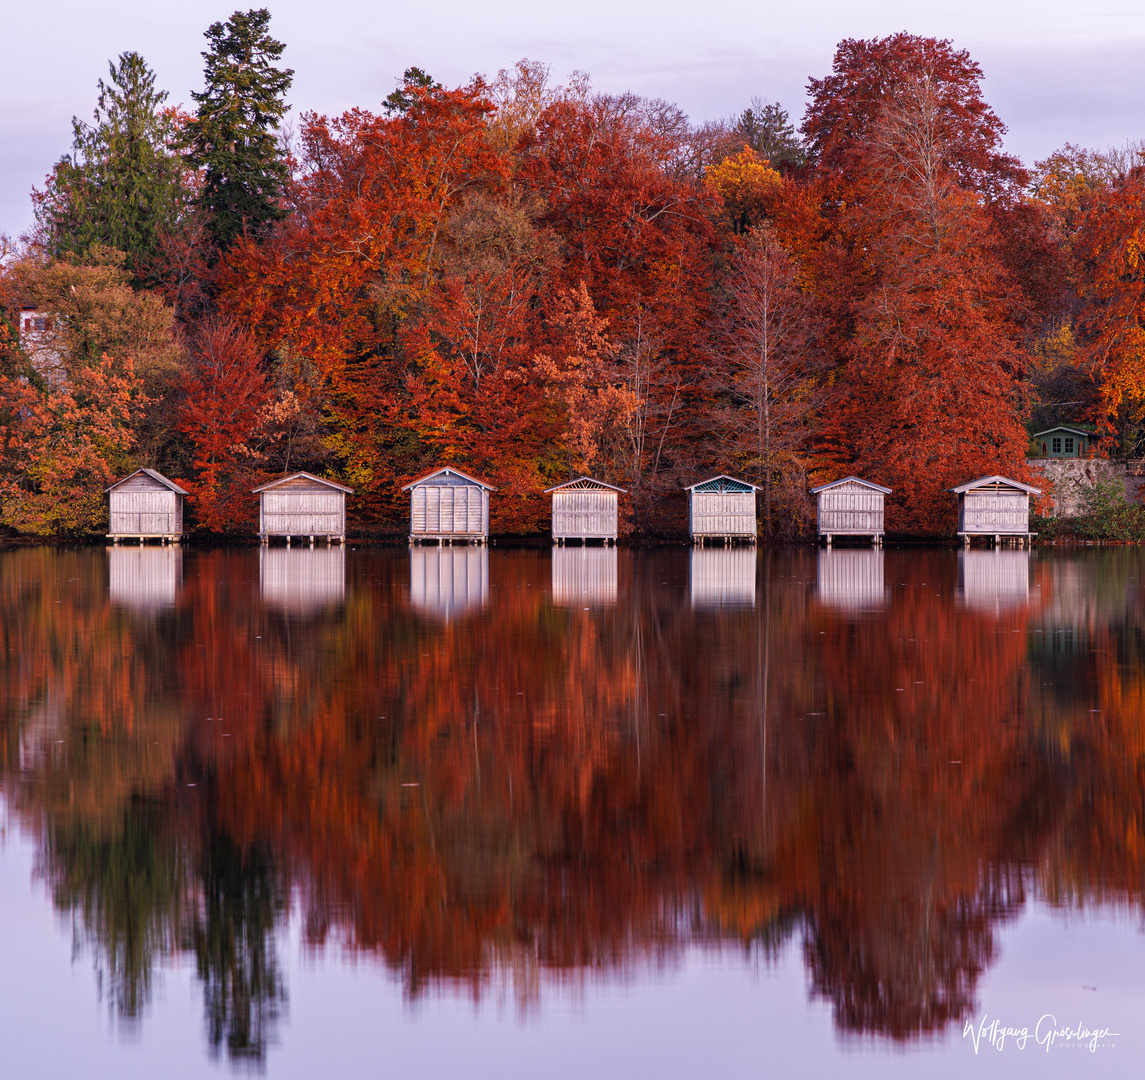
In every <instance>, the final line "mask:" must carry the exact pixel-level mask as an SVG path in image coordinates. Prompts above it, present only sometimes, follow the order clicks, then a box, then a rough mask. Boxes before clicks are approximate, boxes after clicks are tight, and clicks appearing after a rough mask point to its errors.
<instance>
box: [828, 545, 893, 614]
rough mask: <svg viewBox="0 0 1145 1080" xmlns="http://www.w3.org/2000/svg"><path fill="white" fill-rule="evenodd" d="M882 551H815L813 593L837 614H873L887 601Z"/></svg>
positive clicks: (853, 549)
mask: <svg viewBox="0 0 1145 1080" xmlns="http://www.w3.org/2000/svg"><path fill="white" fill-rule="evenodd" d="M885 554H886V553H885V552H884V551H883V549H882V548H827V549H825V550H822V551H820V552H819V555H818V559H819V567H818V576H817V578H816V581H817V588H816V592H817V594H818V596H819V600H820V602H821V603H823V604H826V605H828V606H830V607H833V608H838V609H839V610H841V611H851V612H862V611H873V610H877V609H878V608H881V607H883V606H884V605H885V604H886V602H887V590H886V587H885V586H884V584H883V560H884V558H885Z"/></svg>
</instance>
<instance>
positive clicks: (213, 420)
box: [179, 319, 270, 532]
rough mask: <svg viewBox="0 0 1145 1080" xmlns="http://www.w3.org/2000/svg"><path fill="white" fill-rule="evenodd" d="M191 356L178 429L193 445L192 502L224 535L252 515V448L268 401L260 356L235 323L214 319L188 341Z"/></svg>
mask: <svg viewBox="0 0 1145 1080" xmlns="http://www.w3.org/2000/svg"><path fill="white" fill-rule="evenodd" d="M189 344H190V350H191V355H192V358H193V361H192V362H193V367H192V374H191V377H190V379H189V380H188V383H187V396H186V400H185V402H184V404H183V409H182V414H181V416H180V419H179V430H180V431H181V432H182V433H183V434H184V435H186V436H187V438H188V440H189V441H190V443H191V446H192V447H193V452H192V455H193V456H192V463H193V464H194V467H195V471H196V477H195V479H194V480H193V481H190V482H189V483H190V491H191V501H192V504H193V506H194V507H195V511H196V514H197V516H198V519H199V523H200V524H201V525H203V526H205V527H206V528H208V529H210V530H211V531H213V532H221V531H224V530H226V529H229V528H232V527H233V526H235V525H238V524H240V523H242V522H244V521H245V520H246V519H247V518H248V517H249V508H250V500H249V498H248V494H249V488H250V486H251V481H252V480H257V479H258V477H257V474H256V473H255V471H254V469H253V468H252V466H251V463H250V462H251V458H252V456H253V455H252V452H251V448H250V446H249V443H250V440H251V438H252V436H253V435H254V434H255V433H256V431H257V430H258V428H259V426H260V423H261V421H262V416H263V410H264V408H265V407H266V405H267V404H268V402H269V400H270V383H269V379H268V376H267V373H266V371H265V370H264V367H263V357H262V352H261V350H260V349H259V347H258V345H257V343H256V342H255V340H254V338H253V337H252V336H251V335H250V334H249V333H247V332H246V331H245V330H243V329H241V328H240V327H239V326H238V325H237V324H236V323H234V322H232V321H229V320H226V319H211V320H207V321H205V322H203V323H201V324H200V325H199V326H198V327H197V328H196V329H195V331H194V332H193V334H192V336H191V340H190V343H189Z"/></svg>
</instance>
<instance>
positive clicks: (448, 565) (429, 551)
mask: <svg viewBox="0 0 1145 1080" xmlns="http://www.w3.org/2000/svg"><path fill="white" fill-rule="evenodd" d="M409 595H410V604H411V605H412V606H413V607H414V608H415V609H416V610H418V611H423V612H426V613H427V614H430V615H441V616H444V617H445V618H447V619H448V618H450V617H452V616H454V615H460V614H462V613H463V612H466V611H470V610H475V609H478V608H482V607H484V606H485V603H486V602H487V601H488V599H489V549H488V548H487V547H485V546H484V545H483V544H482V545H480V546H477V547H469V546H468V545H466V546H465V547H453V546H449V547H446V546H444V545H443V546H441V547H423V546H421V545H411V547H410V549H409Z"/></svg>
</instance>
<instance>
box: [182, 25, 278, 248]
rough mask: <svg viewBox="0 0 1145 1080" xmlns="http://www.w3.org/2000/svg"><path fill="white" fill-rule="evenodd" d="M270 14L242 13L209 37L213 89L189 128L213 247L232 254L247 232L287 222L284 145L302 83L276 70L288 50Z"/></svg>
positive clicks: (208, 78) (200, 96)
mask: <svg viewBox="0 0 1145 1080" xmlns="http://www.w3.org/2000/svg"><path fill="white" fill-rule="evenodd" d="M269 24H270V12H269V11H267V9H266V8H259V9H257V10H256V9H253V8H252V9H251V10H250V11H246V12H241V11H236V12H235V13H234V14H233V15H232V16H231V17H230V18H229V19H228V20H227V21H226V22H225V23H223V22H217V23H213V24H212V25H211V27H210V28H209V29H208V30H207V32H206V34H205V35H204V36H205V37H206V38H207V40H208V42H209V43H210V48H209V49H208V50H207V51H206V52H205V53H203V59H204V60H205V61H206V67H205V69H204V80H205V83H206V86H205V88H204V89H203V91H202V92H200V93H195V92H193V93H192V94H191V97H192V98H194V100H195V102H196V103H197V104H198V110H197V111H196V113H195V116H194V117H192V118H191V119H190V120H189V121H188V122H187V128H186V133H185V142H186V145H187V148H188V152H189V159H190V161H191V163H192V164H193V165H195V166H196V167H199V168H202V169H203V170H204V175H203V186H202V191H201V192H200V195H199V205H200V206H201V207H202V209H203V210H204V211H205V212H206V215H207V229H208V233H209V235H210V238H211V240H212V242H213V243H214V244H215V245H216V246H217V247H218V248H219V249H220V250H223V251H225V250H226V249H227V248H229V247H230V246H231V245H232V244H233V243H234V242H235V240H236V239H237V238H238V237H239V236H240V235H242V234H243V233H244V232H246V231H248V230H249V231H250V232H251V233H252V234H256V235H257V234H259V233H261V231H262V230H263V228H264V227H265V226H267V225H269V224H270V223H272V222H275V221H281V220H282V218H283V217H284V216H285V211H284V209H283V207H282V202H281V200H282V193H283V187H284V185H285V184H286V180H287V175H288V173H287V165H286V162H285V161H284V160H283V157H282V153H281V151H280V148H279V145H278V140H277V129H278V124H279V121H281V119H282V118H283V116H285V115H286V110H287V108H288V106H287V104H286V102H285V101H284V100H283V99H284V98H285V96H286V93H287V91H288V90H289V89H290V84H291V82H292V80H293V78H294V72H293V70H292V69H290V68H279V67H276V66H275V63H276V61H277V60H278V59H279V57H281V56H282V52H283V49H285V46H284V45H283V44H282V42H280V41H276V40H275V39H274V38H272V37H271V36H270V34H269V33H268V30H267V28H268V26H269Z"/></svg>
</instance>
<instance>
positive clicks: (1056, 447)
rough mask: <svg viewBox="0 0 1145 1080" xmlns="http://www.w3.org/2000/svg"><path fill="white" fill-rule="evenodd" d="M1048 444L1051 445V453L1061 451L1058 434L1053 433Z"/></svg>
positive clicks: (1060, 441)
mask: <svg viewBox="0 0 1145 1080" xmlns="http://www.w3.org/2000/svg"><path fill="white" fill-rule="evenodd" d="M1050 445H1051V446H1052V447H1053V453H1055V454H1060V453H1061V452H1062V440H1061V436H1060V435H1055V436H1054V437H1053V438H1052V439H1050Z"/></svg>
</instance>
